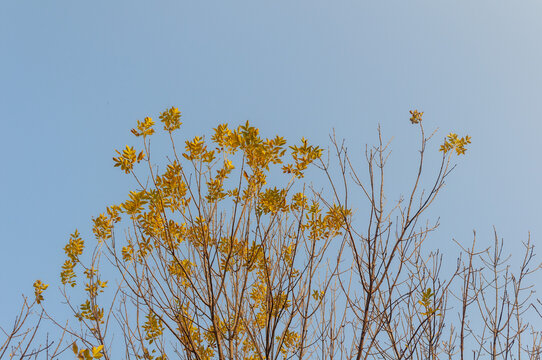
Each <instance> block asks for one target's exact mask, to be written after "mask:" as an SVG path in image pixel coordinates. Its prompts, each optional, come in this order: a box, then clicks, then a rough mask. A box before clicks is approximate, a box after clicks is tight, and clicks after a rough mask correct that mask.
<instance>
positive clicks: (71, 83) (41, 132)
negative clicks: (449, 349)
mask: <svg viewBox="0 0 542 360" xmlns="http://www.w3.org/2000/svg"><path fill="white" fill-rule="evenodd" d="M541 16H542V3H541V2H540V1H529V0H525V1H521V2H510V1H500V0H492V1H489V0H477V1H467V0H460V1H448V2H445V1H399V0H396V1H364V0H357V1H350V0H345V1H320V0H311V1H305V0H297V1H282V0H278V1H267V2H263V1H180V0H159V1H141V0H130V1H123V0H117V1H105V0H97V1H92V2H77V1H67V0H66V1H40V0H35V1H25V0H24V1H12V0H7V1H2V2H1V3H0V49H1V56H0V109H1V111H2V121H1V123H2V131H3V134H4V136H3V139H2V141H0V153H1V154H2V159H3V161H2V162H3V166H2V169H3V171H2V175H1V176H0V186H1V189H2V190H3V197H2V201H1V202H0V229H1V233H0V242H1V245H2V251H0V284H1V285H2V294H3V295H2V296H1V297H0V308H1V309H2V311H1V312H0V324H5V323H6V322H8V321H11V320H12V318H13V313H12V312H13V311H15V310H16V309H17V308H18V305H19V304H20V296H21V294H22V293H26V294H29V295H30V294H31V291H32V283H33V281H34V280H35V279H36V278H41V279H42V281H44V282H47V283H51V284H55V286H56V284H58V282H59V281H58V274H59V271H60V265H61V264H62V262H63V259H64V254H63V251H62V247H63V246H64V245H65V243H66V241H67V239H68V237H69V234H70V233H71V232H73V231H74V229H75V228H78V229H79V230H80V232H81V233H82V234H83V237H84V238H85V239H86V240H87V241H89V242H92V241H93V239H92V237H91V218H92V216H95V215H97V214H99V213H100V212H102V211H103V210H104V208H105V206H107V205H110V204H112V203H119V202H120V201H122V200H123V199H124V198H125V197H126V194H127V192H128V190H130V189H131V187H132V186H133V183H132V182H131V181H130V179H128V177H126V176H125V175H124V174H123V173H122V172H121V171H120V170H118V169H115V168H113V162H112V159H111V158H112V157H113V156H114V155H115V153H114V149H118V148H123V147H124V145H126V144H130V145H132V144H136V141H135V140H134V138H133V137H132V136H131V134H130V131H129V130H130V129H131V128H132V127H134V126H135V123H136V120H137V119H140V120H142V119H143V118H144V117H145V116H151V117H154V118H157V117H158V114H159V113H160V112H161V111H163V110H164V109H166V108H168V107H171V106H176V107H178V108H179V109H180V110H181V111H182V113H183V121H184V125H183V127H182V132H181V133H180V134H178V138H177V139H178V141H179V142H181V141H184V140H185V138H187V137H191V136H194V135H201V134H209V133H210V130H211V129H212V128H213V127H216V125H218V124H219V123H223V122H228V123H230V124H231V125H238V124H242V123H244V122H245V121H246V120H249V121H250V122H251V123H253V124H255V125H256V126H257V127H259V128H260V129H261V131H262V134H263V135H264V136H269V137H271V136H274V135H275V134H279V135H282V136H285V137H286V138H288V139H289V140H293V141H297V140H298V139H300V138H301V137H302V136H304V137H306V138H308V139H310V140H311V142H312V143H315V144H319V145H321V146H322V147H327V146H328V145H329V138H328V136H329V134H330V132H331V131H332V130H333V129H335V133H336V135H337V137H339V138H345V139H346V141H347V143H348V144H349V148H350V149H351V151H352V152H353V153H354V152H358V153H359V159H360V161H361V160H362V159H363V150H364V148H365V144H366V143H369V144H372V143H375V141H376V140H377V133H376V129H377V126H378V125H379V124H380V125H381V127H382V130H383V134H384V137H385V138H386V139H391V138H393V142H392V148H393V151H394V152H393V154H392V160H390V164H389V167H390V174H391V175H390V177H389V178H388V184H389V187H390V191H391V192H392V193H395V192H396V193H399V192H400V191H401V189H408V187H409V186H411V182H409V181H410V180H412V178H413V172H414V171H413V169H412V167H411V165H412V162H411V161H410V160H411V159H415V156H416V151H417V149H416V145H415V144H417V142H418V138H417V133H416V132H415V131H414V130H413V129H412V127H411V125H410V123H409V121H408V118H409V113H408V111H409V110H411V109H419V110H420V111H424V112H425V115H424V123H425V128H426V129H427V130H428V131H432V130H435V129H437V128H438V129H439V132H438V133H437V134H436V135H435V140H434V142H433V145H432V146H433V148H434V149H433V151H435V153H436V151H437V149H438V144H439V143H440V142H441V141H442V139H443V138H444V136H446V134H448V133H449V132H450V131H454V132H457V133H458V134H459V135H460V136H463V135H465V134H469V135H470V136H472V144H471V146H470V147H469V150H468V151H467V156H465V157H461V158H460V159H458V167H457V168H456V170H455V171H454V173H453V174H452V175H451V177H450V178H449V180H448V186H447V187H446V188H445V189H444V192H443V193H442V194H441V196H440V198H439V199H438V201H437V202H436V203H435V204H434V205H433V209H432V212H431V214H432V215H433V216H434V217H435V218H436V217H439V216H440V221H441V227H440V229H439V231H438V232H437V233H436V234H435V236H434V239H432V241H435V244H436V247H441V248H446V247H447V246H449V244H450V243H451V239H452V238H456V239H458V240H459V241H465V242H469V241H470V239H471V237H472V235H471V234H472V231H473V229H476V230H477V231H478V233H479V236H480V237H481V238H483V239H485V240H484V241H490V239H491V234H492V231H493V228H492V226H495V227H496V228H497V231H498V232H499V234H500V236H501V237H503V238H504V239H505V243H506V244H507V245H506V246H508V247H509V248H510V249H514V248H517V244H519V243H520V242H521V241H524V240H526V239H527V234H528V231H530V232H531V234H532V238H533V241H534V243H535V244H536V245H538V246H540V245H542V241H541V240H540V239H541V237H542V223H541V221H540V214H541V210H542V209H541V207H542V192H541V191H540V184H541V183H542V171H541V168H540V155H541V150H540V147H539V144H540V134H541V130H542V126H541V122H540V120H541V115H542V102H541V101H540V98H541V95H542V67H541V66H540V64H542V46H540V38H541V35H542V22H541V21H540V18H541ZM156 146H160V145H159V144H157V145H156ZM429 174H431V172H430V171H429ZM449 261H451V262H454V263H455V258H452V259H449ZM10 309H11V310H10Z"/></svg>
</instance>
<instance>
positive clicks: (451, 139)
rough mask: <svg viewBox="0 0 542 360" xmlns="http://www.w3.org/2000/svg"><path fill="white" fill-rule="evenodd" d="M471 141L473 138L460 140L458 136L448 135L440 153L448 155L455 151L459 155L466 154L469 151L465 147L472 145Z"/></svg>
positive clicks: (467, 137) (466, 137) (468, 137)
mask: <svg viewBox="0 0 542 360" xmlns="http://www.w3.org/2000/svg"><path fill="white" fill-rule="evenodd" d="M470 140H471V137H470V136H468V135H466V136H464V137H461V138H460V137H459V136H458V135H457V134H455V133H450V134H448V136H447V137H446V139H444V144H442V145H441V146H440V150H439V151H442V152H444V153H445V154H446V153H447V152H448V151H450V150H452V151H453V150H455V152H456V153H457V155H462V154H465V152H466V151H467V148H466V147H465V146H467V144H470V143H471V141H470Z"/></svg>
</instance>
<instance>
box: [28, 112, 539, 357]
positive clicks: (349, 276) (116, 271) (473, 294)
mask: <svg viewBox="0 0 542 360" xmlns="http://www.w3.org/2000/svg"><path fill="white" fill-rule="evenodd" d="M422 116H423V113H422V112H419V111H417V110H414V111H411V118H410V121H411V123H412V124H413V125H415V126H416V127H417V128H418V129H419V133H420V138H421V141H420V148H419V150H420V158H419V165H418V166H417V167H416V168H415V169H414V171H413V175H414V177H413V179H414V182H413V185H412V188H411V190H410V192H409V193H407V194H406V195H405V196H403V197H401V198H400V199H399V200H398V201H397V203H395V204H388V203H387V201H386V196H385V194H384V186H383V184H384V179H385V171H384V168H385V163H386V160H387V157H388V156H389V149H388V146H389V144H386V143H384V142H383V141H382V135H381V134H380V132H379V137H378V144H377V145H376V146H374V147H372V148H367V151H366V154H365V157H366V160H367V165H368V168H367V170H368V171H367V172H366V174H367V175H366V179H365V177H364V176H363V175H362V173H361V172H360V171H359V169H357V168H356V167H355V166H354V165H353V164H352V161H351V158H350V154H349V153H348V152H347V150H346V148H345V147H344V146H343V145H342V143H340V142H337V141H336V140H335V139H333V140H332V147H331V149H330V150H329V151H328V152H327V156H328V158H329V159H331V160H327V161H326V160H325V158H324V156H323V154H324V152H323V150H322V149H321V148H320V147H318V146H314V145H310V143H309V141H308V140H306V139H301V141H300V142H299V143H298V144H293V145H288V144H287V141H286V140H285V139H284V138H282V137H280V136H275V137H272V138H265V137H262V136H261V135H260V133H259V130H258V129H257V128H255V127H253V126H251V125H250V124H249V123H248V122H247V123H246V124H244V125H241V126H238V127H235V128H231V127H230V126H229V125H228V124H221V125H218V126H217V127H216V128H215V129H214V130H213V133H212V135H211V136H210V138H209V139H208V138H206V137H203V136H202V137H199V136H197V137H194V138H192V139H189V140H186V141H185V142H184V149H183V151H179V150H178V149H177V147H176V145H178V144H177V143H176V140H175V136H176V133H177V131H178V130H179V129H180V128H181V125H182V122H181V112H180V111H179V110H178V109H176V108H174V107H172V108H170V109H167V110H166V111H164V112H163V113H162V114H161V115H160V116H159V119H160V122H161V126H160V128H161V131H163V133H164V134H165V135H166V137H167V138H169V140H170V141H171V154H170V156H169V157H168V158H167V163H165V164H164V165H163V166H162V168H163V169H161V168H160V166H158V165H157V163H155V162H153V161H152V160H151V159H152V154H151V146H150V144H151V138H152V137H153V136H155V132H157V131H158V126H157V125H156V123H155V122H154V120H152V119H151V118H150V117H146V118H145V119H144V120H143V121H139V120H138V121H137V126H136V127H135V128H134V129H132V133H133V135H134V136H135V137H137V138H138V139H139V140H140V145H139V146H138V147H137V150H136V148H135V147H133V146H126V147H125V148H124V149H123V150H122V151H116V155H117V156H115V157H114V158H113V160H114V166H115V167H119V168H120V170H121V171H123V172H125V173H126V174H130V175H131V176H132V177H133V179H134V180H135V182H136V184H137V187H136V188H135V189H133V190H131V191H129V192H128V196H127V198H126V200H125V201H124V202H122V203H120V204H115V205H110V206H109V207H107V208H106V209H105V211H104V212H103V213H102V214H99V215H98V216H96V217H95V218H94V219H93V229H92V230H93V233H94V236H95V238H96V239H95V240H93V241H90V245H89V242H88V241H87V242H85V241H83V239H82V238H81V235H80V234H79V232H78V231H77V230H75V232H74V233H73V234H72V235H71V237H70V239H69V240H68V243H67V244H66V246H65V247H64V252H65V254H66V260H65V262H64V264H63V265H62V270H61V274H60V280H61V283H62V286H63V287H62V288H61V293H62V294H63V296H64V298H65V300H66V303H67V305H68V308H69V309H70V311H72V312H73V320H74V321H75V323H68V324H64V323H60V322H58V321H56V320H55V317H54V316H53V315H52V314H49V313H48V312H47V311H46V310H45V308H43V301H44V292H45V290H46V289H47V286H48V285H46V284H44V283H42V282H41V281H40V280H38V281H36V283H35V284H34V288H35V303H36V304H37V305H36V306H39V307H40V308H43V313H41V317H42V318H44V319H46V320H49V321H50V322H52V323H54V324H56V325H57V326H58V328H59V329H61V332H62V339H61V340H60V341H59V342H58V343H57V345H58V346H57V347H56V350H55V351H54V352H53V351H51V354H53V355H52V356H51V358H54V357H55V356H58V354H62V353H63V352H64V351H70V352H73V354H74V356H75V357H76V358H79V359H92V358H95V359H98V358H102V357H103V358H105V359H113V358H119V357H120V358H127V359H128V358H134V359H154V360H163V359H173V358H182V359H202V360H203V359H254V360H255V359H276V358H285V359H289V358H298V359H308V358H318V359H331V358H348V359H351V358H355V359H387V358H389V359H403V358H404V359H409V358H416V359H427V358H430V359H437V358H450V359H451V358H454V359H455V358H463V357H464V356H469V357H470V356H471V355H472V351H474V353H475V354H478V356H483V354H488V355H490V356H491V357H492V358H496V357H501V356H504V354H509V353H510V354H512V353H513V354H525V355H524V356H526V358H531V359H538V358H539V357H536V356H540V344H541V343H540V337H539V336H540V335H539V333H538V332H536V331H534V330H533V331H531V333H530V335H532V336H533V337H532V339H531V340H532V341H530V342H527V341H525V340H522V339H524V338H525V337H526V335H525V334H527V333H528V330H529V329H532V328H529V326H528V322H527V321H524V320H523V319H524V318H523V315H524V314H525V311H527V309H528V308H529V307H530V305H531V304H533V302H532V301H531V302H529V301H530V300H529V297H527V298H525V297H523V296H522V294H523V292H522V291H523V290H524V289H525V287H522V286H519V285H518V286H516V285H517V281H518V279H521V280H522V281H523V280H524V279H525V278H526V277H527V276H528V275H529V274H531V273H532V272H533V267H529V264H530V263H531V261H532V258H533V253H532V246H531V245H530V243H526V245H525V249H526V256H525V258H524V265H525V266H524V267H522V268H521V269H520V271H519V273H517V274H516V275H513V274H512V273H511V272H506V273H503V272H501V267H502V266H503V263H504V262H503V261H501V257H500V254H498V253H495V254H496V255H495V256H493V258H492V257H491V256H490V255H491V250H490V249H482V250H476V248H475V246H474V244H473V246H472V247H467V248H464V249H463V255H461V256H462V257H461V258H460V259H459V260H458V262H457V268H455V269H452V272H451V275H450V276H448V275H446V276H442V275H441V268H442V266H441V265H442V255H441V254H439V253H438V251H430V250H429V251H428V250H427V249H426V247H425V245H424V242H425V240H426V239H427V238H428V237H429V236H430V235H431V233H432V231H433V230H434V229H435V228H436V227H437V226H438V223H434V224H430V223H429V222H427V221H426V220H422V219H423V218H422V215H423V214H424V212H425V211H426V210H427V209H428V208H429V206H430V205H431V204H433V201H434V200H435V199H436V197H437V195H438V194H439V192H440V191H441V189H442V188H443V186H444V183H445V182H444V180H445V179H446V178H447V176H448V175H449V174H450V171H451V170H452V169H453V164H452V161H453V159H454V156H458V155H463V154H465V152H466V150H467V145H468V144H470V142H471V138H470V137H469V136H464V137H459V136H458V135H457V134H454V133H450V134H449V135H448V136H447V137H446V138H445V139H444V142H443V144H442V146H441V147H440V151H441V154H442V159H441V162H440V165H439V166H438V167H437V168H436V171H433V172H432V175H436V176H433V177H432V179H433V180H432V182H431V183H430V184H429V186H428V187H427V189H425V188H422V182H423V176H422V174H423V171H422V169H423V166H422V165H423V163H424V154H425V153H426V147H427V144H428V143H429V140H430V139H431V137H432V136H433V135H431V136H429V137H426V135H425V132H424V128H423V121H422ZM308 171H311V172H314V173H319V174H321V175H324V178H325V179H327V180H326V181H327V184H323V183H322V184H318V185H315V184H312V183H311V182H308V181H306V179H305V175H306V174H307V172H308ZM119 229H123V231H119ZM493 249H494V251H497V252H498V249H499V244H498V242H496V244H495V246H494V247H493ZM477 259H485V260H487V261H488V262H487V264H488V265H487V266H486V267H485V268H481V267H478V266H476V261H477ZM491 266H493V270H495V271H493V273H494V274H495V275H494V280H491V279H490V280H488V278H487V277H484V276H485V272H484V271H487V269H491ZM536 269H537V268H536ZM452 290H453V291H455V293H456V294H461V295H458V296H457V299H456V301H455V302H453V301H449V298H450V296H451V295H452ZM491 291H492V294H496V296H495V297H494V299H495V303H491V301H492V300H490V299H489V297H485V296H484V294H487V293H489V292H491ZM71 293H74V294H75V293H77V294H79V297H73V296H71V295H70V294H71ZM503 294H504V295H503ZM74 298H77V299H79V298H81V301H80V302H77V303H74ZM454 304H455V305H454ZM492 304H493V305H492ZM476 306H478V307H479V308H481V309H485V310H484V311H482V317H483V318H482V320H483V321H485V323H482V325H481V326H480V327H476V326H474V325H472V324H471V323H470V322H469V319H471V318H472V319H473V320H472V321H476V320H475V319H477V316H478V315H477V313H476V311H474V312H473V311H472V310H473V309H474V308H475V307H476ZM447 314H448V315H447ZM496 314H498V316H499V317H500V318H501V319H503V318H505V319H508V320H507V321H504V322H502V321H501V322H499V321H497V322H495V323H493V322H492V319H495V316H494V315H496ZM457 315H459V317H458V316H457ZM484 316H486V317H484ZM445 319H448V320H447V321H448V322H446V321H445ZM514 321H515V323H514ZM503 334H504V335H503ZM522 336H524V337H523V338H522ZM537 336H538V337H537ZM113 339H114V340H113ZM465 341H467V342H465ZM61 344H63V345H62V346H61Z"/></svg>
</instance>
